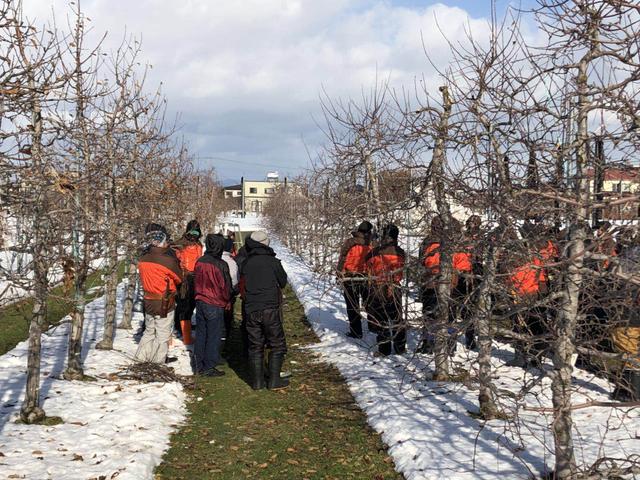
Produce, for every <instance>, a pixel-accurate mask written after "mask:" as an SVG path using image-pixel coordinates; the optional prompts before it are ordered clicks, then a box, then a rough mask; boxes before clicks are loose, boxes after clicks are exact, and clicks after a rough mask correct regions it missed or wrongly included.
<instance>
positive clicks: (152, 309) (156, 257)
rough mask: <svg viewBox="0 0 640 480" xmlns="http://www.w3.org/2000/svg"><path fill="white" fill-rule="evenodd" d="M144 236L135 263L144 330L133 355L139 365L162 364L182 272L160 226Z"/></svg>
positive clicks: (167, 344)
mask: <svg viewBox="0 0 640 480" xmlns="http://www.w3.org/2000/svg"><path fill="white" fill-rule="evenodd" d="M153 225H156V226H157V227H158V228H157V229H154V230H150V231H148V232H147V234H146V241H147V243H148V247H147V248H145V251H144V254H143V255H142V256H141V257H140V259H139V260H138V271H139V273H140V282H141V283H142V288H143V290H144V312H145V326H146V327H145V330H144V333H143V334H142V338H141V339H140V344H139V346H138V350H137V352H136V355H135V359H136V360H137V361H139V362H153V363H164V362H165V361H166V357H167V351H168V350H169V339H170V338H171V331H172V327H173V317H174V309H175V297H176V291H177V289H178V286H179V285H180V284H181V283H182V270H181V268H180V264H179V263H178V260H177V258H176V257H175V256H174V255H173V254H172V253H171V249H170V248H169V241H168V235H167V231H166V229H165V228H164V227H162V226H161V225H157V224H153Z"/></svg>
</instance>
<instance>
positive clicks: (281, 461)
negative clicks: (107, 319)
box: [156, 288, 402, 480]
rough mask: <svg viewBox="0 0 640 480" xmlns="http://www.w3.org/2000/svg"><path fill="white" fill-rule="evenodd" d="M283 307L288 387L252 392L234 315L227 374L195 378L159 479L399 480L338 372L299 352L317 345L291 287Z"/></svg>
mask: <svg viewBox="0 0 640 480" xmlns="http://www.w3.org/2000/svg"><path fill="white" fill-rule="evenodd" d="M285 302H286V303H285V307H284V323H285V331H286V334H287V342H288V346H289V354H288V355H287V360H286V361H285V367H284V370H290V371H291V372H292V373H293V377H292V379H291V386H290V387H289V388H288V389H285V390H281V391H277V392H271V391H267V390H263V391H258V392H254V391H253V390H251V388H250V387H249V386H248V385H247V383H246V381H247V379H248V371H247V368H246V364H245V361H244V360H243V358H242V354H241V341H240V334H239V328H238V322H239V320H238V318H239V312H238V311H237V309H236V326H235V328H234V330H233V333H232V335H231V338H230V341H229V344H228V345H227V359H228V362H229V364H228V365H227V366H224V367H221V368H222V369H223V370H224V371H225V372H226V375H225V376H224V377H219V378H211V379H209V378H207V379H198V383H197V386H196V388H195V390H194V391H192V392H190V394H189V402H188V410H189V416H188V419H187V421H186V424H185V425H183V426H181V427H180V428H179V429H178V431H177V432H175V433H174V434H173V436H172V438H171V448H170V449H169V451H168V452H167V453H166V455H165V457H164V460H163V463H162V464H161V465H160V466H159V467H158V468H157V469H156V479H157V480H161V479H162V480H169V479H196V478H197V479H251V478H259V479H336V480H337V479H349V478H352V479H359V480H362V479H372V480H374V479H375V480H381V479H401V478H402V476H401V475H400V474H399V473H397V472H395V470H394V465H393V461H392V459H391V457H389V455H388V453H387V450H386V447H385V446H384V444H383V443H382V441H381V439H380V436H379V435H378V434H377V433H376V432H375V431H373V430H372V429H371V428H370V427H369V426H368V425H367V423H366V417H365V415H364V413H363V412H362V411H361V410H360V408H359V407H358V406H357V405H356V404H355V402H354V400H353V397H352V396H351V394H350V392H349V389H348V387H347V385H346V384H345V381H344V379H343V378H342V377H341V376H340V374H339V372H338V371H337V370H336V369H335V368H334V367H332V366H330V365H328V364H326V363H323V362H320V361H318V357H317V355H316V354H314V353H313V352H311V351H309V350H307V349H305V348H304V347H305V346H308V345H311V344H314V343H317V341H318V340H317V337H316V336H315V334H314V333H313V331H312V330H311V327H310V326H309V324H308V323H307V320H306V318H305V315H304V310H303V308H302V305H301V304H300V302H298V300H297V299H296V297H295V295H294V294H293V292H292V291H291V289H289V288H287V290H286V292H285ZM199 398H200V399H201V400H198V399H199Z"/></svg>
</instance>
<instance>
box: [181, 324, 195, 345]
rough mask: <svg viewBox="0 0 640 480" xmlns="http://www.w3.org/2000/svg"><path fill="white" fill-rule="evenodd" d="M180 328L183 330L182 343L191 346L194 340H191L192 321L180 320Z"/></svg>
mask: <svg viewBox="0 0 640 480" xmlns="http://www.w3.org/2000/svg"><path fill="white" fill-rule="evenodd" d="M180 328H182V343H184V344H185V345H191V344H192V343H193V339H192V338H191V320H180Z"/></svg>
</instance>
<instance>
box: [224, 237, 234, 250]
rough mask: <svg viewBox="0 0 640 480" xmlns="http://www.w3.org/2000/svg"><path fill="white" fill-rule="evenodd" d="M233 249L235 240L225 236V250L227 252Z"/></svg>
mask: <svg viewBox="0 0 640 480" xmlns="http://www.w3.org/2000/svg"><path fill="white" fill-rule="evenodd" d="M231 250H233V240H232V239H230V238H225V239H224V251H225V252H230V251H231Z"/></svg>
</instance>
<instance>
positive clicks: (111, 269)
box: [96, 238, 118, 350]
mask: <svg viewBox="0 0 640 480" xmlns="http://www.w3.org/2000/svg"><path fill="white" fill-rule="evenodd" d="M110 243H111V245H110V246H109V258H108V260H107V265H108V267H107V272H106V273H107V279H106V282H105V309H104V322H103V325H104V331H103V333H102V340H100V341H99V342H98V343H97V344H96V348H97V349H98V350H111V349H112V348H113V337H114V332H115V326H116V308H117V303H118V249H117V247H116V245H115V239H114V238H111V239H110Z"/></svg>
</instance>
